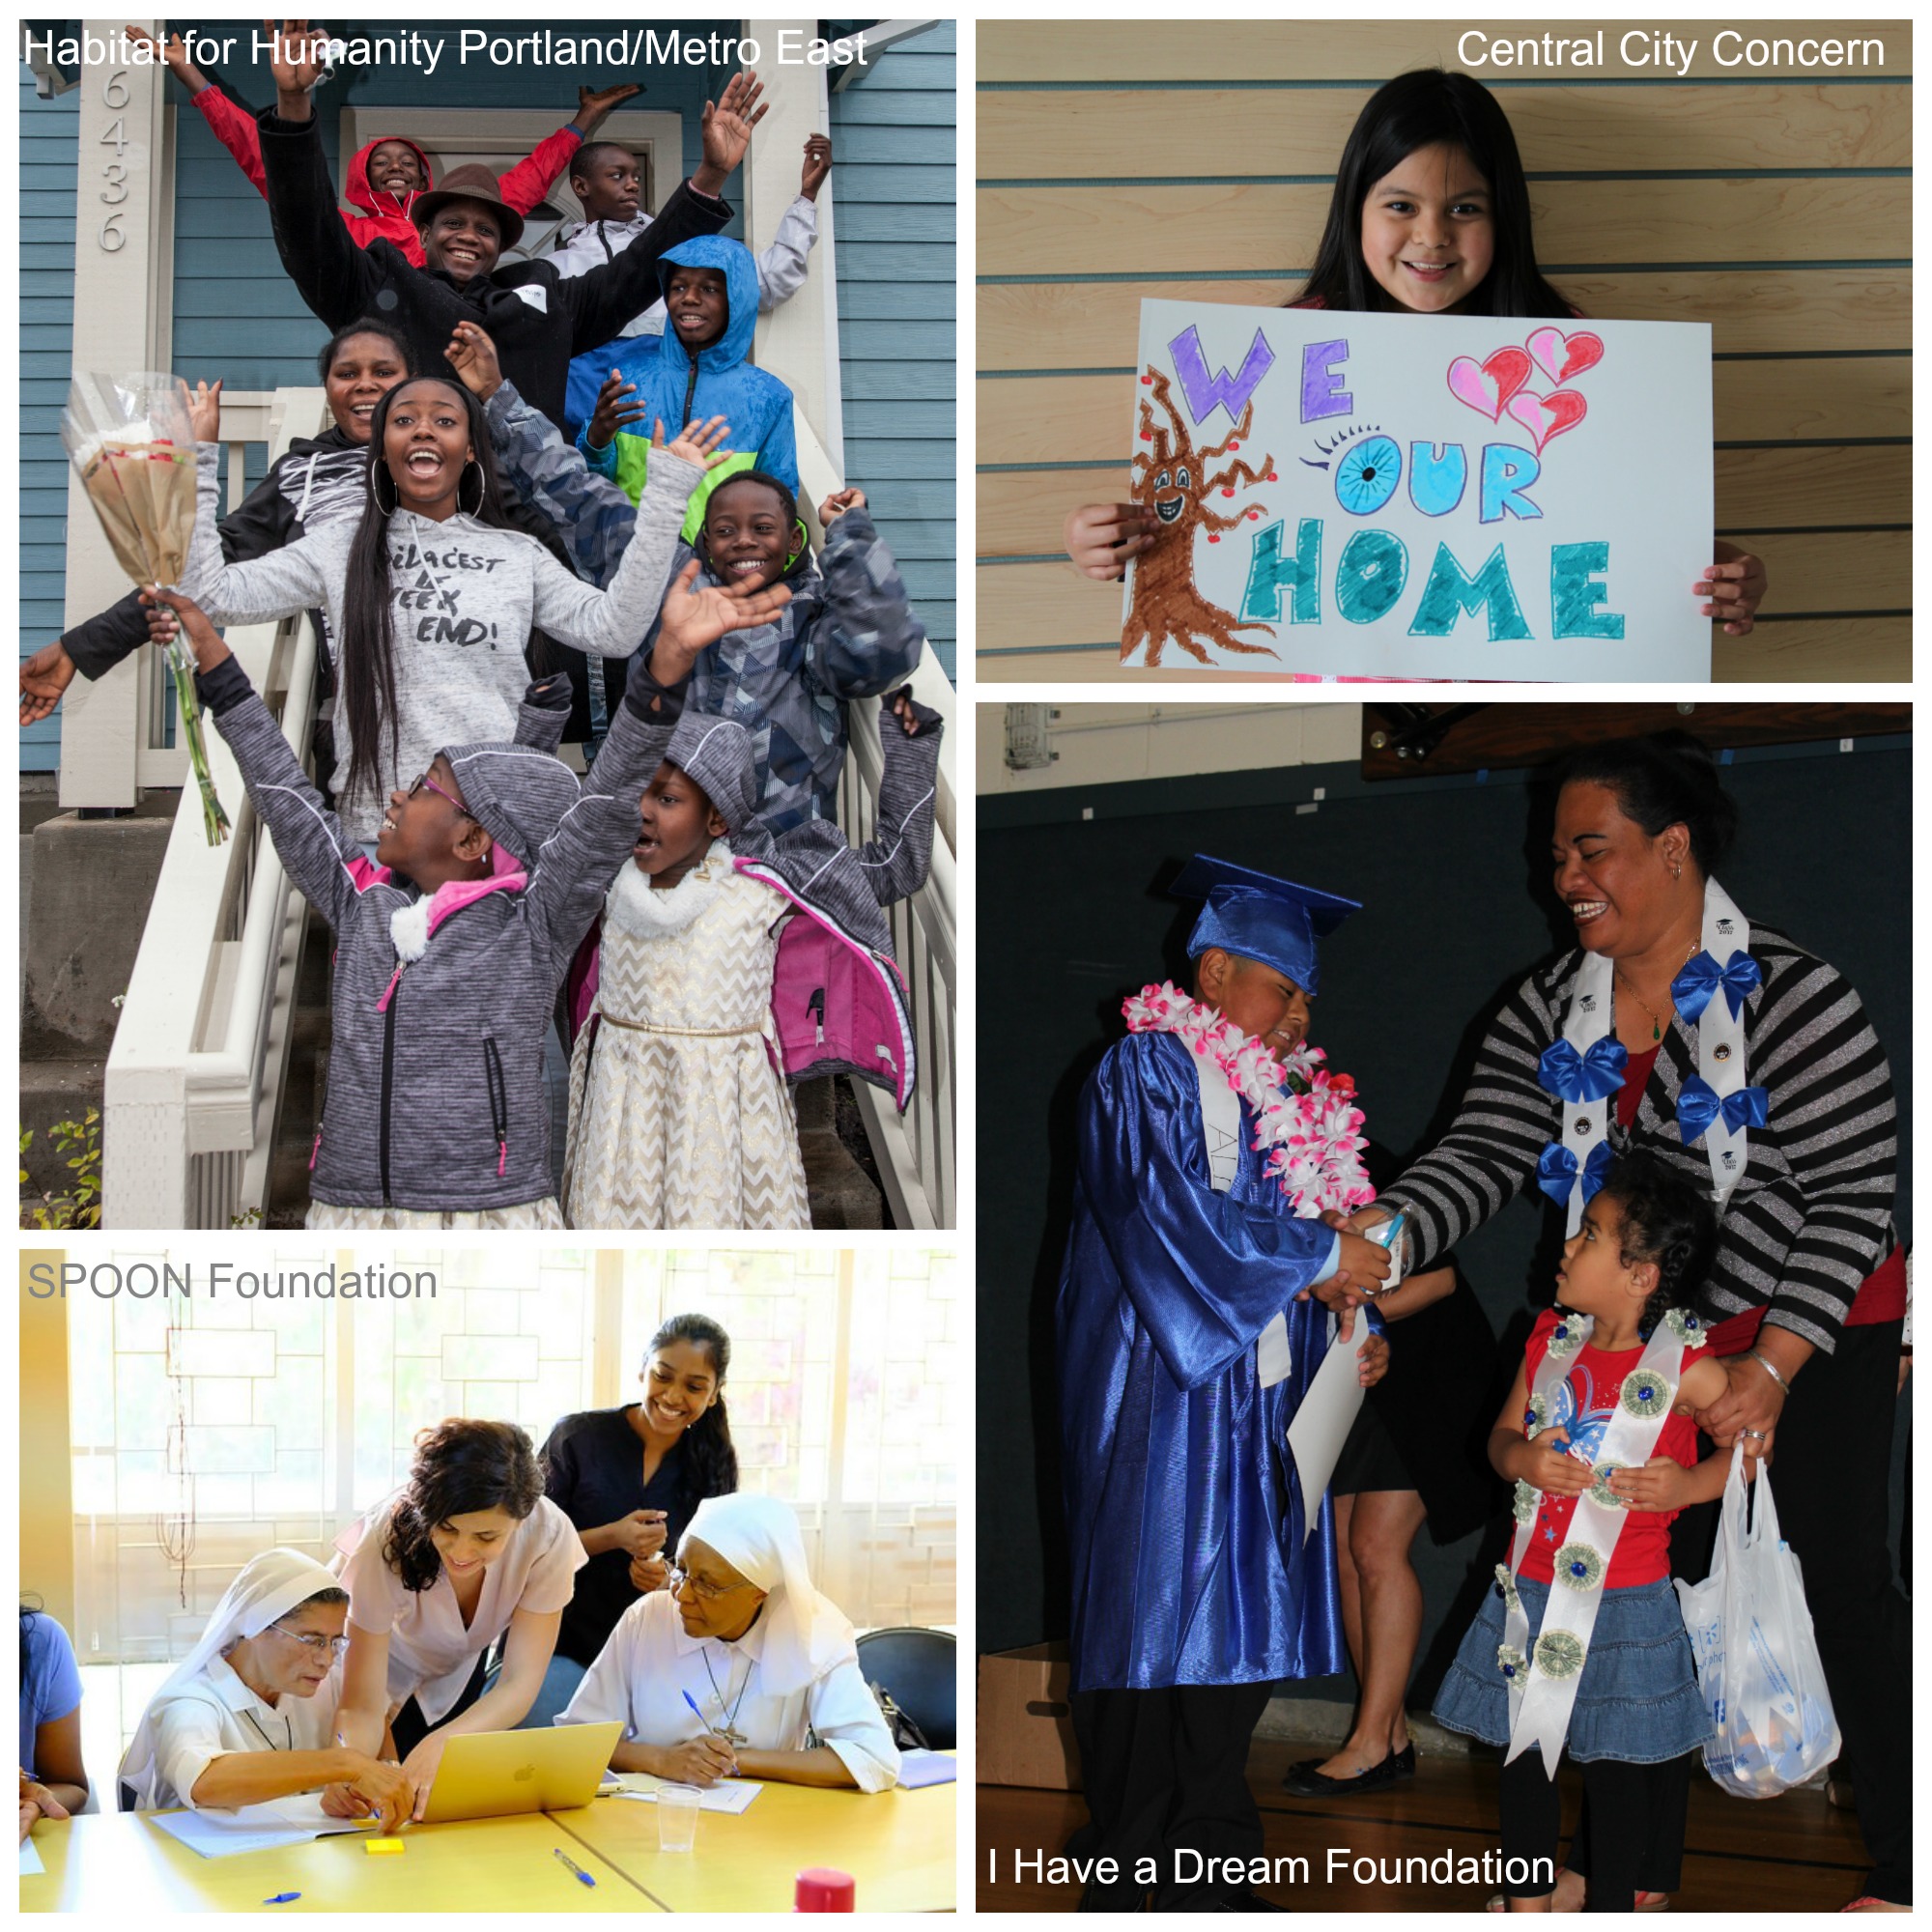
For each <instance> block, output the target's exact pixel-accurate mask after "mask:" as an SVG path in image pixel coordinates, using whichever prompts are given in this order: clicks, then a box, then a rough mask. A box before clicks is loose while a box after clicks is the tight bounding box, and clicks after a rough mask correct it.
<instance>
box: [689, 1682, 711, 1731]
mask: <svg viewBox="0 0 1932 1932" xmlns="http://www.w3.org/2000/svg"><path fill="white" fill-rule="evenodd" d="M684 1701H685V1702H686V1703H687V1704H689V1705H690V1706H691V1715H692V1716H693V1717H694V1718H696V1719H697V1721H698V1722H699V1723H700V1724H704V1713H703V1712H702V1711H700V1710H699V1709H698V1708H697V1699H696V1697H694V1696H693V1695H692V1694H691V1692H690V1691H689V1690H687V1691H685V1692H684ZM704 1728H705V1729H706V1730H707V1731H708V1730H709V1729H710V1728H711V1726H710V1725H709V1724H704Z"/></svg>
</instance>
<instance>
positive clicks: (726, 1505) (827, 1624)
mask: <svg viewBox="0 0 1932 1932" xmlns="http://www.w3.org/2000/svg"><path fill="white" fill-rule="evenodd" d="M692 1543H701V1544H703V1545H704V1546H705V1547H706V1548H710V1549H715V1550H716V1551H717V1552H718V1554H719V1555H720V1556H722V1557H723V1558H724V1559H725V1562H726V1563H728V1564H730V1566H731V1567H732V1569H734V1570H735V1571H737V1572H738V1574H739V1575H740V1576H741V1577H744V1578H745V1579H746V1580H747V1581H748V1582H752V1583H755V1584H756V1585H757V1586H758V1588H759V1589H761V1590H762V1591H764V1592H765V1606H764V1612H763V1619H764V1624H765V1646H764V1654H763V1658H762V1661H761V1663H760V1672H759V1674H760V1676H761V1678H762V1680H763V1688H764V1689H765V1690H769V1691H771V1692H773V1693H774V1694H776V1695H779V1696H787V1695H789V1694H790V1693H791V1692H793V1691H795V1690H805V1689H806V1688H807V1687H808V1686H809V1685H811V1684H813V1683H815V1682H816V1681H817V1680H818V1679H819V1678H821V1677H823V1676H824V1675H825V1674H826V1673H827V1672H828V1671H830V1670H832V1669H834V1668H835V1667H836V1666H837V1665H838V1664H839V1663H841V1662H844V1661H845V1660H846V1659H848V1658H855V1657H856V1656H857V1654H858V1653H857V1651H856V1650H855V1648H854V1646H853V1642H852V1625H851V1623H850V1621H849V1620H848V1619H847V1617H846V1615H845V1613H844V1611H842V1610H841V1609H840V1608H839V1607H838V1605H836V1604H835V1603H833V1602H832V1601H831V1600H830V1599H829V1598H826V1597H821V1596H820V1595H819V1594H818V1591H817V1590H816V1589H815V1588H814V1587H813V1585H812V1581H811V1575H810V1571H809V1570H807V1568H806V1564H805V1538H804V1537H803V1536H801V1535H800V1534H799V1527H798V1518H797V1517H796V1516H794V1515H793V1514H792V1510H791V1505H790V1504H789V1503H781V1502H780V1501H778V1500H777V1499H776V1498H775V1497H772V1496H753V1495H746V1494H743V1493H742V1492H741V1493H739V1494H736V1495H727V1496H707V1497H705V1499H704V1500H703V1501H702V1502H701V1503H699V1504H698V1506H697V1509H696V1514H695V1515H694V1516H693V1517H692V1519H691V1524H690V1527H689V1528H687V1529H686V1530H685V1532H684V1536H683V1538H682V1539H681V1540H680V1542H679V1544H678V1553H679V1554H680V1555H682V1554H683V1552H684V1549H685V1547H686V1546H687V1545H689V1544H692Z"/></svg>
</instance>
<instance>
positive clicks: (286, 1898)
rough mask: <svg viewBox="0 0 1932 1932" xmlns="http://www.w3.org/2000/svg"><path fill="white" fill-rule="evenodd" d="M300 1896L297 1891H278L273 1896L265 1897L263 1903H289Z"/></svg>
mask: <svg viewBox="0 0 1932 1932" xmlns="http://www.w3.org/2000/svg"><path fill="white" fill-rule="evenodd" d="M300 1896H301V1893H300V1892H298V1891H278V1892H276V1894H275V1895H274V1897H273V1898H265V1899H263V1901H262V1903H263V1904H264V1905H290V1904H293V1903H294V1902H295V1900H297V1899H298V1898H299V1897H300Z"/></svg>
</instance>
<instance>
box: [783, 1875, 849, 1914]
mask: <svg viewBox="0 0 1932 1932" xmlns="http://www.w3.org/2000/svg"><path fill="white" fill-rule="evenodd" d="M857 1892H858V1888H857V1887H856V1886H855V1885H854V1884H853V1883H852V1875H851V1873H849V1872H842V1871H832V1870H830V1869H829V1868H828V1867H826V1866H824V1865H814V1866H812V1867H811V1868H810V1870H808V1871H802V1872H800V1873H799V1875H798V1885H797V1889H795V1890H794V1891H793V1893H792V1901H791V1909H792V1910H793V1911H794V1912H856V1911H858V1909H859V1908H858V1905H857V1903H856V1902H855V1901H856V1897H857Z"/></svg>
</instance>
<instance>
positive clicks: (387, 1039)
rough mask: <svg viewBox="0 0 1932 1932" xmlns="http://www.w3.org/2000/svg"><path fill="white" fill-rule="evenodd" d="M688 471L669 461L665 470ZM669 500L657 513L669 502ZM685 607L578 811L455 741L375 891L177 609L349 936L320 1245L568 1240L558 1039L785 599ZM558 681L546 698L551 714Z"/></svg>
mask: <svg viewBox="0 0 1932 1932" xmlns="http://www.w3.org/2000/svg"><path fill="white" fill-rule="evenodd" d="M691 448H692V445H689V444H687V443H685V442H684V441H683V440H682V439H680V442H679V443H677V444H673V445H672V446H671V448H670V449H668V450H666V451H665V452H664V456H663V458H662V459H661V460H660V462H659V463H658V464H657V465H655V466H654V473H653V476H652V479H651V486H650V488H651V491H653V492H655V491H658V490H659V488H660V479H661V478H662V489H663V496H664V499H665V500H664V501H663V502H662V503H661V504H660V506H659V508H660V512H661V514H660V515H658V516H656V517H654V518H653V520H652V526H651V527H652V532H653V534H651V535H650V536H648V537H647V536H646V535H645V534H644V526H643V523H642V520H641V519H640V521H639V549H640V551H641V552H643V553H644V555H643V558H642V562H641V564H640V568H641V569H642V570H643V571H645V572H647V573H652V574H654V576H655V579H656V581H659V582H661V581H662V575H663V568H664V563H665V561H666V560H667V559H668V555H669V549H670V544H671V543H672V542H673V541H674V539H675V535H676V530H677V525H678V520H679V518H680V516H681V514H682V510H683V504H684V500H685V498H686V497H689V496H690V494H691V491H692V490H693V488H694V487H695V486H696V482H697V479H698V476H699V474H700V473H701V469H700V465H699V464H698V463H697V462H695V461H690V460H686V458H685V456H684V455H683V454H682V453H681V452H682V451H684V450H689V449H691ZM665 459H668V460H665ZM648 494H649V493H647V495H648ZM695 577H696V568H695V567H694V568H692V569H690V570H687V571H686V572H685V574H684V576H683V578H682V579H681V580H680V582H679V583H678V584H676V585H674V586H673V587H672V589H671V592H670V594H669V596H668V598H667V599H666V603H665V611H666V615H665V621H664V625H663V627H662V630H661V632H660V641H659V643H658V646H657V654H656V656H655V657H654V659H653V661H652V672H653V675H652V677H651V678H650V679H639V681H638V694H637V698H636V701H635V702H632V701H630V700H628V699H627V701H626V708H625V709H624V711H623V712H622V713H621V714H620V716H619V717H618V719H617V721H616V722H615V723H614V724H613V725H612V726H611V735H610V737H609V738H608V739H607V740H606V742H605V746H604V751H603V753H602V754H601V755H600V756H599V758H598V760H597V767H596V770H595V771H594V772H593V773H592V774H591V776H590V778H589V779H588V780H587V781H585V782H584V783H583V784H582V787H581V788H580V786H579V783H578V781H577V780H576V778H575V777H574V776H573V775H572V774H571V773H570V771H569V770H568V769H567V768H566V767H565V766H564V765H562V764H561V763H559V762H558V761H557V760H556V759H555V758H554V757H552V756H551V755H550V754H549V753H547V752H545V751H542V750H540V749H538V748H537V747H536V746H533V745H530V744H517V743H509V742H502V740H504V739H507V738H508V736H509V734H508V733H507V732H500V733H498V734H497V742H490V743H461V742H454V741H445V742H444V743H443V744H442V745H441V746H440V747H439V748H438V749H436V750H435V751H434V752H433V753H432V754H431V755H429V756H427V757H426V758H425V760H424V769H423V771H422V776H421V777H420V778H417V779H416V781H415V782H414V783H409V782H408V781H407V780H406V781H403V783H402V784H399V785H398V786H396V787H395V788H394V789H393V790H392V791H391V792H390V795H389V803H388V807H387V809H386V810H385V811H384V813H383V814H382V816H381V818H380V820H379V823H378V828H377V838H376V859H377V865H376V866H375V867H373V868H372V867H370V866H369V865H368V863H367V862H366V860H364V858H363V857H362V855H361V853H360V851H359V850H358V844H357V841H356V840H355V838H352V837H351V836H350V835H349V833H348V832H347V831H346V830H345V828H344V826H343V824H342V823H341V821H340V820H339V819H338V818H337V817H336V816H335V814H334V813H333V812H331V811H329V810H327V807H326V806H325V804H324V802H323V800H322V798H321V796H320V795H319V794H318V793H317V792H316V790H315V787H314V786H313V785H311V784H310V783H309V781H308V780H307V778H306V777H305V776H304V775H303V772H302V769H301V767H300V765H299V764H298V762H297V760H296V757H295V753H293V752H292V751H291V750H290V748H289V744H288V741H287V739H286V738H285V737H284V736H283V735H282V730H281V727H280V725H278V724H277V723H276V721H275V720H274V718H273V717H271V716H270V712H269V710H268V708H267V707H266V706H265V705H264V704H263V702H262V700H261V699H260V698H259V697H258V696H256V695H255V693H254V690H253V688H252V687H251V686H250V684H249V682H248V678H247V675H246V673H245V672H244V671H243V670H242V668H241V665H240V664H239V663H238V662H237V660H236V659H235V658H234V657H233V656H232V655H231V654H230V653H229V650H228V647H227V645H226V644H224V643H223V642H222V640H221V639H220V638H219V637H218V636H217V635H216V633H215V630H214V627H213V624H211V623H210V622H209V620H208V617H207V615H206V614H205V613H204V612H203V611H201V610H200V609H199V608H198V607H197V606H196V605H195V604H194V603H192V602H191V601H190V600H189V599H187V598H186V597H185V596H183V595H182V594H181V593H179V592H177V591H172V590H163V591H160V592H158V593H157V596H158V600H159V606H164V607H166V608H165V609H163V608H159V607H157V608H156V610H155V611H154V613H153V616H152V618H151V624H152V628H153V631H154V635H155V636H156V639H157V640H164V639H165V638H166V637H167V636H168V635H169V634H170V633H171V632H172V630H173V628H174V625H175V622H176V621H177V620H179V622H180V624H181V626H182V629H183V630H184V632H185V635H186V637H187V639H188V641H189V643H190V644H191V646H192V647H193V649H194V653H195V659H196V663H197V666H198V668H199V675H198V676H197V679H196V685H197V689H198V691H199V693H200V695H201V700H202V703H203V705H204V706H205V708H206V709H207V711H208V713H209V715H210V716H211V717H212V718H213V721H214V726H215V729H216V730H218V731H219V732H220V733H221V735H222V737H223V738H224V739H225V740H226V741H227V743H228V745H229V747H230V749H231V750H232V751H233V752H234V753H235V758H236V761H237V763H238V764H239V765H240V766H241V775H242V779H243V781H245V783H246V784H247V787H248V800H249V803H250V804H251V805H252V806H253V807H254V809H255V811H256V813H257V814H258V815H259V817H260V818H261V820H262V822H263V823H264V824H265V825H266V826H267V827H268V829H269V834H270V838H273V840H274V843H275V851H276V854H277V856H278V857H279V858H280V859H281V862H282V864H283V865H284V866H285V867H287V869H288V872H289V875H290V876H291V877H292V878H293V879H294V880H295V882H296V883H297V885H298V886H299V887H300V889H301V891H302V893H303V895H305V896H306V897H307V898H308V900H309V902H310V904H312V905H313V906H314V907H315V908H316V910H317V911H318V912H320V913H321V914H322V916H323V917H324V919H326V920H327V923H328V924H329V926H330V928H331V929H332V931H333V932H334V935H335V941H336V954H335V974H334V984H333V988H332V992H331V1014H332V1020H333V1041H332V1044H331V1047H330V1059H329V1081H328V1098H327V1105H326V1108H325V1112H324V1116H323V1124H322V1132H321V1133H320V1134H319V1135H318V1136H317V1139H316V1150H315V1154H314V1158H313V1164H312V1179H311V1182H310V1190H309V1191H310V1197H311V1203H312V1205H311V1207H310V1209H309V1217H308V1225H309V1226H310V1227H312V1228H356V1229H399V1228H424V1227H430V1228H453V1227H464V1228H470V1229H476V1228H486V1227H487V1228H530V1227H548V1228H555V1227H560V1226H561V1225H562V1222H561V1219H560V1217H559V1215H558V1212H557V1206H556V1202H555V1200H554V1197H553V1195H552V1193H551V1175H550V1160H549V1152H550V1117H549V1111H548V1108H547V1106H546V1104H545V1099H544V1086H543V1049H544V1037H545V1035H546V1034H547V1033H548V1031H549V1029H550V1025H551V1016H552V1011H553V1008H554V1002H555V998H556V992H557V988H558V987H559V985H561V983H562V981H563V978H564V975H565V973H566V971H567V970H568V968H569V965H570V961H571V957H572V954H573V953H574V952H576V949H577V945H578V942H579V940H581V939H582V936H583V933H584V931H585V929H586V928H587V927H588V926H589V924H590V922H591V920H592V918H593V917H594V916H595V914H596V912H597V908H598V906H599V905H600V904H601V903H602V901H603V897H604V894H605V892H606V890H607V888H608V887H609V886H610V883H611V878H612V877H613V876H614V875H615V873H616V871H617V868H618V867H620V866H621V865H622V864H623V863H624V860H625V859H626V857H627V856H628V855H629V853H630V850H631V847H632V845H633V843H634V841H635V840H636V838H637V822H638V819H637V810H638V809H637V798H638V793H639V789H640V788H641V787H642V785H643V782H644V780H645V779H646V778H647V777H648V776H649V775H650V774H651V773H652V772H653V771H654V770H655V769H656V768H657V766H658V763H659V762H660V760H661V759H662V758H663V756H664V753H665V751H666V749H667V747H668V745H669V742H670V736H671V731H672V728H673V726H674V725H676V722H677V717H678V711H679V708H680V705H681V701H682V698H681V694H682V691H683V688H684V685H685V682H686V680H687V679H688V677H689V675H690V668H691V665H692V662H693V661H694V660H695V658H696V654H697V652H698V651H699V650H700V649H702V648H703V647H704V646H705V645H707V644H710V643H713V642H715V641H716V640H717V639H719V638H721V637H723V636H724V635H725V633H726V632H728V631H730V630H732V629H734V628H735V627H737V626H739V625H742V624H758V623H764V622H767V621H768V620H769V619H770V618H771V617H772V616H774V615H776V613H777V612H778V611H779V610H780V609H781V607H782V605H783V603H784V601H785V597H786V595H787V593H786V592H785V590H784V589H783V587H782V586H778V587H775V588H773V589H769V590H752V591H745V592H739V591H721V590H716V589H711V588H706V589H703V590H700V591H697V592H694V591H693V590H692V588H691V581H692V579H693V578H695ZM561 683H562V680H560V679H552V680H550V681H549V683H548V684H546V685H539V686H537V687H535V688H534V689H533V690H532V692H531V693H530V697H531V699H532V701H533V702H535V703H537V704H540V705H544V706H547V707H548V706H550V705H552V704H554V702H555V701H556V699H557V698H558V697H559V696H560V697H561V699H562V701H563V702H564V703H566V704H567V703H568V691H567V689H564V690H562V691H560V692H559V690H558V689H557V687H558V686H560V685H561Z"/></svg>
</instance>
